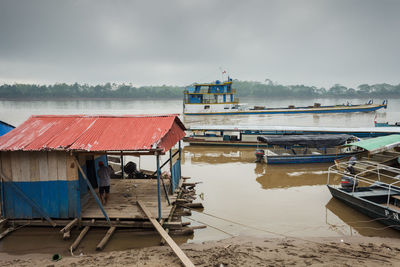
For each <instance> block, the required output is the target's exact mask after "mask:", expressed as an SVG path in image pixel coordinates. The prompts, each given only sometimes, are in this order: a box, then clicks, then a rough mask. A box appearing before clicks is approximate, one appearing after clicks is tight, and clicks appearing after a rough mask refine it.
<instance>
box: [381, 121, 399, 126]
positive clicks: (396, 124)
mask: <svg viewBox="0 0 400 267" xmlns="http://www.w3.org/2000/svg"><path fill="white" fill-rule="evenodd" d="M375 127H400V122H395V123H393V124H392V123H389V122H376V121H375Z"/></svg>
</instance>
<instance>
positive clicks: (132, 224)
mask: <svg viewBox="0 0 400 267" xmlns="http://www.w3.org/2000/svg"><path fill="white" fill-rule="evenodd" d="M9 222H10V224H15V225H17V226H18V225H26V224H29V226H47V225H48V223H47V222H46V221H42V220H27V219H18V220H9ZM55 222H56V223H57V225H67V224H68V223H70V221H67V220H57V221H55ZM81 225H82V226H91V227H109V226H110V224H109V223H108V222H107V221H106V220H96V222H92V221H91V220H82V221H81ZM113 225H114V226H116V227H118V228H143V229H149V228H154V226H153V224H152V223H151V222H149V221H143V220H137V221H134V220H132V221H121V220H120V221H119V222H117V221H115V222H114V221H113ZM163 225H164V227H167V228H171V229H179V228H182V226H183V225H185V223H182V222H164V224H163Z"/></svg>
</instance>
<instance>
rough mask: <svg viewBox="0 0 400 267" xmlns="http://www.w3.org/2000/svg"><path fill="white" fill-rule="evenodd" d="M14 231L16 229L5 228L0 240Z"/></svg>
mask: <svg viewBox="0 0 400 267" xmlns="http://www.w3.org/2000/svg"><path fill="white" fill-rule="evenodd" d="M15 229H16V228H14V227H9V228H7V229H6V230H5V231H4V232H2V233H1V234H0V240H2V239H3V238H4V237H5V236H6V235H8V234H9V233H11V232H13V231H15Z"/></svg>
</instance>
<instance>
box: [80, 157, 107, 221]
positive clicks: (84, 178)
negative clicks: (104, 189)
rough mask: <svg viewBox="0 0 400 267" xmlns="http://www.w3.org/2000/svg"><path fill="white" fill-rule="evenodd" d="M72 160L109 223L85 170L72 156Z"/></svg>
mask: <svg viewBox="0 0 400 267" xmlns="http://www.w3.org/2000/svg"><path fill="white" fill-rule="evenodd" d="M74 162H75V164H76V166H78V169H79V171H80V173H81V174H82V177H83V180H85V182H86V184H87V186H88V187H89V189H90V192H91V193H92V195H93V197H94V199H95V200H96V202H97V205H99V208H100V210H101V212H102V213H103V215H104V217H105V218H106V220H107V222H108V223H109V224H110V225H111V221H110V218H108V215H107V213H106V211H105V210H104V207H103V205H102V204H101V202H100V200H99V198H98V197H97V195H96V192H95V191H94V189H93V186H92V184H91V183H90V181H89V180H88V178H87V177H86V174H85V172H84V171H83V170H82V167H81V165H79V162H78V160H77V159H76V158H74Z"/></svg>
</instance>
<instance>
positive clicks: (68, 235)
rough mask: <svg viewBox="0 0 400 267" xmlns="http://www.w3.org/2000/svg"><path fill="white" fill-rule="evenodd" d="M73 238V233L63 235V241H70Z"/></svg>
mask: <svg viewBox="0 0 400 267" xmlns="http://www.w3.org/2000/svg"><path fill="white" fill-rule="evenodd" d="M70 238H71V231H67V232H65V233H64V234H63V239H64V240H68V239H70Z"/></svg>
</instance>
